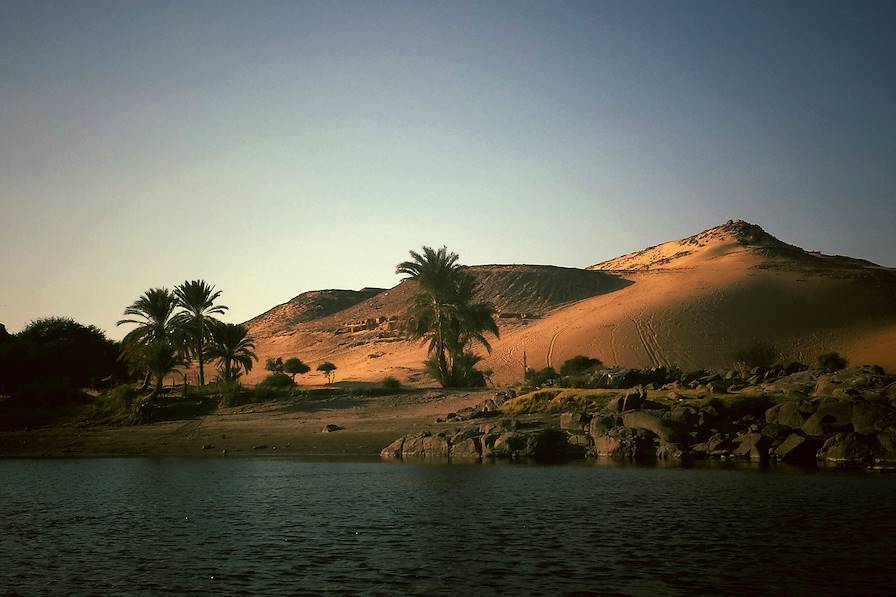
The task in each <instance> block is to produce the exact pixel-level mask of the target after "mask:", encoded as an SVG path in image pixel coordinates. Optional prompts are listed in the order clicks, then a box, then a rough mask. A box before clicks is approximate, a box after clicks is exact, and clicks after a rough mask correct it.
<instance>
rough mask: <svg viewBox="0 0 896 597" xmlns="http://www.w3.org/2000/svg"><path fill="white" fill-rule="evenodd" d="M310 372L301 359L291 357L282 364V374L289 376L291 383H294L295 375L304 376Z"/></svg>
mask: <svg viewBox="0 0 896 597" xmlns="http://www.w3.org/2000/svg"><path fill="white" fill-rule="evenodd" d="M309 371H311V367H309V366H308V365H306V364H305V363H303V362H302V359H300V358H297V357H293V358H291V359H286V361H284V362H283V373H286V374H287V375H289V376H290V378H291V379H292V381H293V383H295V381H296V375H305V374H306V373H308V372H309Z"/></svg>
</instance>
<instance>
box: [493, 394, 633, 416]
mask: <svg viewBox="0 0 896 597" xmlns="http://www.w3.org/2000/svg"><path fill="white" fill-rule="evenodd" d="M618 395H619V391H618V390H585V389H576V388H552V389H546V390H536V391H534V392H529V393H528V394H523V395H522V396H517V397H516V398H513V399H511V400H508V401H507V402H505V403H504V404H502V405H501V410H503V411H504V412H505V413H507V414H508V415H511V416H517V415H529V414H535V413H559V412H563V411H567V410H577V411H586V410H588V411H590V410H600V409H601V408H604V407H605V406H606V405H607V403H608V402H609V401H610V400H611V399H612V398H614V397H615V396H618Z"/></svg>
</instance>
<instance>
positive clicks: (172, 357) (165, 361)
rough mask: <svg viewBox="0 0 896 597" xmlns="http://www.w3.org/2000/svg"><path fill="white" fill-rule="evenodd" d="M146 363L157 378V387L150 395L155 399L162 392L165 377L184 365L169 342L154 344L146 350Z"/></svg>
mask: <svg viewBox="0 0 896 597" xmlns="http://www.w3.org/2000/svg"><path fill="white" fill-rule="evenodd" d="M144 358H145V362H146V366H147V368H148V369H149V371H150V372H151V373H152V374H153V375H154V376H155V378H156V387H155V388H154V389H153V391H152V393H151V394H150V395H149V397H150V398H154V397H156V396H158V395H159V393H160V392H161V391H162V384H163V383H164V381H165V376H166V375H168V374H169V373H172V372H173V371H176V370H177V368H178V367H179V366H181V365H182V364H183V359H182V358H181V357H180V355H179V354H178V351H177V350H176V349H175V348H174V346H172V345H171V344H170V343H169V342H167V341H164V340H162V341H158V342H153V343H152V344H150V345H149V346H148V347H146V350H145V356H144Z"/></svg>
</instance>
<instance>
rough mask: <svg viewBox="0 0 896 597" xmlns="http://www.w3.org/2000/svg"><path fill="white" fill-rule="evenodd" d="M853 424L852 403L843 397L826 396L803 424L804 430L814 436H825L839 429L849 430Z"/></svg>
mask: <svg viewBox="0 0 896 597" xmlns="http://www.w3.org/2000/svg"><path fill="white" fill-rule="evenodd" d="M851 426H852V403H851V402H850V401H848V400H846V399H843V398H824V399H822V400H821V402H819V403H818V409H817V410H816V411H815V412H814V413H813V414H812V416H810V417H809V418H808V419H807V420H806V422H805V423H804V424H803V426H802V430H803V432H805V434H806V435H809V436H812V437H824V436H826V435H829V434H831V433H835V432H838V431H848V430H849V428H850V427H851Z"/></svg>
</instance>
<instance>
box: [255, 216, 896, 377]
mask: <svg viewBox="0 0 896 597" xmlns="http://www.w3.org/2000/svg"><path fill="white" fill-rule="evenodd" d="M539 267H543V266H487V267H482V268H480V269H481V270H484V271H480V272H479V275H480V277H481V280H482V281H483V283H484V285H485V286H486V289H487V290H486V292H485V293H484V295H483V298H487V299H488V300H492V301H493V302H495V303H496V304H498V305H499V312H500V313H505V314H507V313H509V312H511V311H514V312H517V314H518V313H519V312H523V313H528V315H529V317H527V318H525V319H520V318H518V317H513V318H502V319H501V320H500V323H501V329H502V334H501V338H500V339H499V340H496V341H495V342H494V343H493V346H494V352H493V354H492V355H491V356H490V357H489V358H488V359H487V360H486V365H487V366H489V367H491V368H493V369H494V371H495V378H494V379H495V381H496V382H498V383H510V382H513V381H515V380H518V379H519V378H520V377H521V374H522V368H523V353H524V352H525V353H526V356H527V359H528V364H529V366H532V367H541V366H545V365H554V366H557V365H559V364H560V363H562V362H563V360H564V359H566V358H568V357H570V356H573V355H575V354H589V355H593V356H597V357H599V358H601V359H602V360H603V361H604V362H606V363H611V364H620V365H626V366H652V365H668V364H677V365H679V366H681V367H683V368H696V367H715V366H724V365H727V364H730V363H731V362H732V360H733V359H734V357H735V355H736V353H737V351H738V350H739V349H740V348H741V347H744V346H748V345H750V344H753V343H755V342H763V343H766V344H770V345H772V346H774V348H775V349H776V350H777V351H778V352H779V353H780V355H781V357H782V358H783V359H785V360H790V359H793V360H801V361H811V360H812V359H814V358H815V357H816V356H817V355H818V354H819V353H821V352H824V351H827V350H837V351H840V352H841V353H843V354H845V355H846V356H847V357H849V358H850V359H851V360H852V361H854V362H873V363H878V364H881V365H883V366H884V367H887V368H889V369H896V270H892V269H887V268H882V267H880V266H876V265H874V264H872V263H869V262H867V261H863V260H858V259H851V258H846V257H839V256H825V255H820V254H817V253H809V252H806V251H803V250H802V249H799V248H798V247H794V246H792V245H788V244H786V243H783V242H781V241H779V240H778V239H775V238H774V237H772V236H770V235H768V234H767V233H765V232H764V231H763V230H762V229H761V228H759V227H758V226H753V225H750V224H747V223H744V222H729V223H727V224H725V225H722V226H718V227H715V228H711V229H709V230H706V231H704V232H701V233H699V234H697V235H694V236H692V237H689V238H686V239H682V240H680V241H671V242H667V243H663V244H661V245H658V246H656V247H651V248H648V249H645V250H644V251H639V252H637V253H632V254H629V255H624V256H621V257H618V258H616V259H613V260H610V261H607V262H604V263H600V264H597V265H595V266H592V268H589V269H590V270H591V273H600V274H602V277H601V278H589V277H588V276H587V274H588V270H575V269H566V268H554V269H552V270H551V269H543V270H539V271H535V270H537V269H538V268H539ZM533 268H534V269H533ZM474 269H476V268H474ZM412 292H413V288H412V287H411V286H409V285H407V284H403V285H399V286H397V287H396V288H394V289H391V290H389V291H385V292H382V293H379V294H377V295H376V296H374V297H372V298H370V299H368V300H366V301H363V302H360V303H358V304H356V305H354V306H352V307H350V308H348V309H346V310H343V311H341V312H337V313H335V314H332V315H329V316H327V317H324V318H320V319H317V320H314V321H311V322H306V323H302V324H299V325H296V326H293V327H291V328H289V329H283V330H280V331H278V332H276V333H274V334H271V333H270V330H262V329H261V328H259V327H258V326H254V327H255V329H252V328H253V326H252V325H250V330H252V331H253V333H254V334H255V335H256V338H257V342H258V352H259V356H260V357H261V358H262V360H263V359H264V358H266V357H267V356H291V355H293V354H296V355H298V356H300V357H301V358H303V359H304V360H306V361H307V362H309V363H311V364H312V365H316V363H318V362H320V361H322V360H325V359H326V360H331V361H333V362H334V363H336V364H337V365H338V366H339V371H338V374H339V376H340V378H342V379H347V378H351V379H364V380H376V379H381V378H382V377H383V376H384V375H395V376H396V377H399V378H401V379H403V380H405V381H410V382H420V381H423V380H422V379H421V376H420V374H419V369H420V362H421V361H422V359H423V356H424V354H423V350H422V348H421V347H419V346H416V345H412V344H409V343H407V342H404V341H400V340H399V339H398V338H396V337H395V333H394V322H390V321H389V318H390V317H394V315H396V314H397V313H398V312H400V310H401V308H402V306H403V304H404V302H405V301H406V300H407V298H408V297H409V296H410V295H411V294H412ZM380 320H382V322H381V323H377V322H378V321H380ZM365 321H366V322H367V324H365V325H367V327H370V329H366V328H365V329H360V328H352V327H351V325H350V324H352V323H358V322H365ZM262 374H263V371H256V372H253V375H252V376H251V377H250V379H249V381H250V382H251V381H253V380H257V379H258V378H259V377H260V376H261V375H262Z"/></svg>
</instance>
